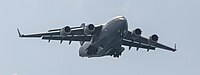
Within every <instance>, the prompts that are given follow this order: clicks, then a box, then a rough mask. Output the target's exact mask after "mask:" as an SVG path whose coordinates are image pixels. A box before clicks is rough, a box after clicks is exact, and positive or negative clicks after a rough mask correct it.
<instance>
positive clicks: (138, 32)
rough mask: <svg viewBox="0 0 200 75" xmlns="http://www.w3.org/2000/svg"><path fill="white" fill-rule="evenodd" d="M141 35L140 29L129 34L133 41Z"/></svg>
mask: <svg viewBox="0 0 200 75" xmlns="http://www.w3.org/2000/svg"><path fill="white" fill-rule="evenodd" d="M141 34H142V30H141V29H140V28H137V29H135V30H133V32H132V33H131V35H132V39H134V40H135V39H137V38H139V37H140V36H141Z"/></svg>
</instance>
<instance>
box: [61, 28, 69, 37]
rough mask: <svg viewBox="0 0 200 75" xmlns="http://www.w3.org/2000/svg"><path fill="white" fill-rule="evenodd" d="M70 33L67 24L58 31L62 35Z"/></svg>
mask: <svg viewBox="0 0 200 75" xmlns="http://www.w3.org/2000/svg"><path fill="white" fill-rule="evenodd" d="M70 33H71V28H70V27H69V26H66V27H64V28H62V29H61V31H60V34H61V35H62V36H66V35H68V34H70Z"/></svg>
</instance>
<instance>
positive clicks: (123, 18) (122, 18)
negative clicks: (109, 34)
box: [118, 16, 126, 21]
mask: <svg viewBox="0 0 200 75" xmlns="http://www.w3.org/2000/svg"><path fill="white" fill-rule="evenodd" d="M118 19H119V20H122V21H124V20H125V21H126V18H125V17H124V16H121V17H119V18H118Z"/></svg>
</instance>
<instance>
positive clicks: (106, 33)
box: [17, 16, 176, 58]
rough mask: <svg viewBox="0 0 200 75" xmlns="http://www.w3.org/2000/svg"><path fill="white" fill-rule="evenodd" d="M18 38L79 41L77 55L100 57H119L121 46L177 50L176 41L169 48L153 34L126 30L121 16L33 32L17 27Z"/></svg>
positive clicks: (125, 23)
mask: <svg viewBox="0 0 200 75" xmlns="http://www.w3.org/2000/svg"><path fill="white" fill-rule="evenodd" d="M17 31H18V33H19V37H37V38H42V39H44V40H48V41H49V42H50V40H59V41H60V43H62V42H63V41H69V44H71V42H72V41H79V42H80V45H81V47H80V48H79V56H80V57H89V58H90V57H102V56H108V55H109V56H113V57H117V58H118V57H119V56H121V54H122V52H123V51H124V50H125V48H124V47H122V45H124V46H128V47H129V50H130V49H131V47H136V50H137V51H138V49H139V48H144V49H147V52H148V51H149V50H155V49H156V48H162V49H165V50H169V51H173V52H174V51H176V44H175V47H174V48H171V47H168V46H166V45H163V44H161V43H158V42H157V41H158V36H157V35H156V34H153V35H152V36H150V37H149V38H145V37H143V36H141V34H142V31H141V29H139V28H136V29H135V30H133V31H128V23H127V19H126V18H125V17H124V16H117V17H114V18H113V19H111V20H110V21H109V22H107V23H105V24H99V25H94V24H88V25H85V23H82V24H81V26H78V27H69V26H65V27H64V28H58V29H51V30H49V31H48V32H44V33H35V34H21V33H20V31H19V29H17Z"/></svg>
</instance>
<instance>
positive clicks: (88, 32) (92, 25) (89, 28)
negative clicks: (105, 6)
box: [84, 24, 95, 35]
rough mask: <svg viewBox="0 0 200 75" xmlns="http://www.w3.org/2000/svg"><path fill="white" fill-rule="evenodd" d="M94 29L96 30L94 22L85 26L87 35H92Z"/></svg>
mask: <svg viewBox="0 0 200 75" xmlns="http://www.w3.org/2000/svg"><path fill="white" fill-rule="evenodd" d="M94 30H95V26H94V24H89V25H87V26H85V28H84V34H85V35H91V34H93V33H94Z"/></svg>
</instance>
